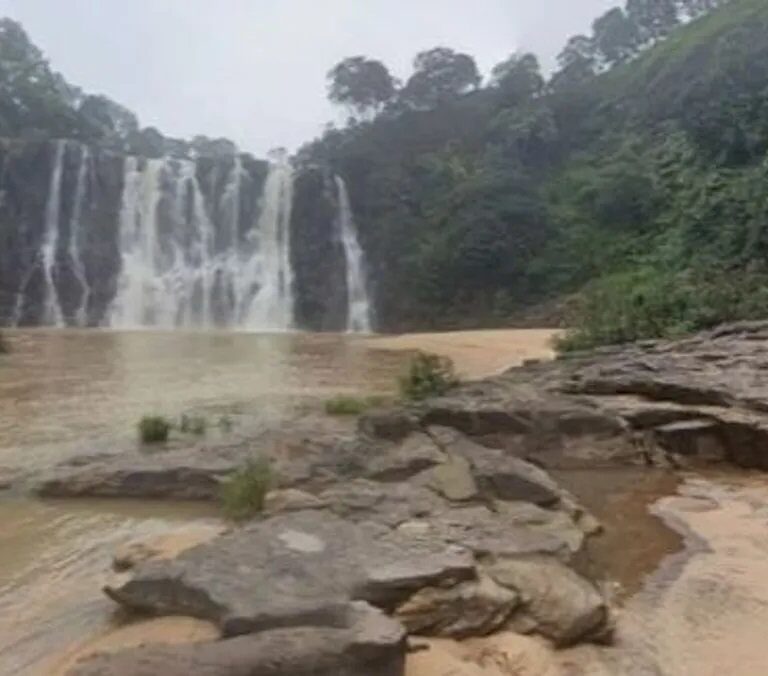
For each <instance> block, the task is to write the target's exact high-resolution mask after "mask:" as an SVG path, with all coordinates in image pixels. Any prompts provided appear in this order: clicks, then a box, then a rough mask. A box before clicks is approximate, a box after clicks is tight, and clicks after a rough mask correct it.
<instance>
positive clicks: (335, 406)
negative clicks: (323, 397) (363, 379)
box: [325, 395, 386, 415]
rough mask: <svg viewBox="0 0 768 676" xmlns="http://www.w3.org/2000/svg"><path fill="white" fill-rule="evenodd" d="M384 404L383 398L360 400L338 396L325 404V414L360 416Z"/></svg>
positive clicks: (358, 398)
mask: <svg viewBox="0 0 768 676" xmlns="http://www.w3.org/2000/svg"><path fill="white" fill-rule="evenodd" d="M385 403H386V398H385V397H376V396H373V397H364V398H360V397H350V396H345V395H340V396H338V397H333V399H329V400H328V401H326V402H325V412H326V413H327V414H328V415H360V414H361V413H365V411H367V410H368V409H369V408H375V407H376V406H382V405H383V404H385Z"/></svg>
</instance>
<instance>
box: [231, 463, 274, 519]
mask: <svg viewBox="0 0 768 676" xmlns="http://www.w3.org/2000/svg"><path fill="white" fill-rule="evenodd" d="M271 484H272V470H271V468H270V466H269V462H268V461H267V460H265V459H264V458H258V459H254V460H249V461H248V462H247V463H246V464H245V465H244V466H243V467H241V468H240V469H239V470H237V472H235V473H234V474H233V475H232V476H230V477H228V478H227V479H226V480H225V481H224V483H223V484H222V486H221V504H222V507H223V509H224V513H225V514H226V515H227V516H228V517H229V518H230V519H234V520H236V521H242V520H244V519H248V518H250V517H252V516H255V515H256V514H258V513H259V512H261V511H262V509H264V499H265V498H266V496H267V492H268V491H269V489H270V485H271Z"/></svg>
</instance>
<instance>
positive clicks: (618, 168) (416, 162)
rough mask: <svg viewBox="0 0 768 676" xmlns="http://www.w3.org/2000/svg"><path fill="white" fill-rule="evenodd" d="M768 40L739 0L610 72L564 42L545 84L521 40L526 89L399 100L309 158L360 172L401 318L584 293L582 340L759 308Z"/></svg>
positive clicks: (360, 195)
mask: <svg viewBox="0 0 768 676" xmlns="http://www.w3.org/2000/svg"><path fill="white" fill-rule="evenodd" d="M631 4H632V3H629V4H628V8H629V6H630V5H631ZM635 4H637V3H635ZM650 4H653V3H650ZM710 4H712V3H710ZM615 12H619V14H621V11H620V10H615ZM628 12H629V9H628ZM609 14H612V13H609ZM612 15H613V16H614V18H615V16H616V15H615V14H612ZM601 21H603V19H599V20H598V21H596V23H595V35H594V37H593V38H590V40H591V41H593V42H599V41H600V40H601V39H603V38H601V33H600V27H601V25H602V24H601ZM767 36H768V5H766V4H765V3H764V2H762V1H761V0H734V1H733V2H730V3H728V4H727V5H725V6H723V7H721V8H719V9H714V10H713V11H710V12H707V13H705V14H704V15H703V16H701V17H700V18H697V19H694V20H692V21H688V22H685V25H680V26H677V27H674V28H673V29H670V30H669V34H668V35H667V34H665V35H664V36H663V37H662V36H660V37H658V38H657V39H656V44H655V46H652V47H648V46H645V47H644V48H642V49H639V48H637V47H633V50H634V51H633V52H632V53H631V54H629V55H627V54H624V55H618V56H616V57H615V62H614V63H608V58H607V57H606V56H605V54H606V53H607V51H606V50H607V49H608V47H604V48H603V56H602V57H601V58H602V60H603V67H602V68H599V69H597V70H603V71H604V72H602V74H592V73H591V72H589V73H585V74H582V75H580V76H579V77H574V76H573V73H572V71H569V70H568V66H567V64H568V63H570V64H573V63H575V62H574V61H573V60H571V61H568V60H567V58H565V57H567V56H568V52H567V50H566V52H564V58H562V59H561V63H564V64H565V66H566V67H564V68H563V69H562V70H561V71H560V72H558V73H557V74H555V76H554V77H553V78H552V79H551V80H550V82H549V83H548V84H547V85H546V86H545V87H543V88H541V89H539V88H537V87H536V86H535V78H536V77H539V75H538V70H537V68H538V66H537V64H536V68H532V67H530V63H531V62H530V61H528V62H526V56H519V57H517V61H516V63H517V64H518V65H519V64H521V63H524V64H526V67H525V68H517V71H515V77H517V78H518V79H517V84H518V85H519V84H520V82H521V79H520V76H521V75H523V76H527V77H528V78H529V82H530V81H531V79H533V81H534V86H532V87H529V88H528V89H526V88H525V86H523V87H522V89H521V88H520V87H518V89H517V90H515V89H514V88H512V89H510V88H509V87H505V86H503V85H504V82H503V81H501V82H499V81H498V80H497V81H496V82H495V83H492V84H491V85H489V86H487V87H486V88H485V89H480V90H477V91H473V92H471V93H468V94H464V95H461V96H456V97H454V98H452V99H444V100H442V101H441V102H440V104H439V105H437V106H434V107H433V108H431V109H428V110H424V109H414V108H413V107H411V108H407V109H403V108H402V107H400V108H399V109H398V108H397V106H390V107H389V108H386V109H385V110H384V111H383V112H381V113H380V114H379V115H378V116H377V117H376V118H375V119H374V120H373V121H369V122H357V123H354V124H352V125H350V126H348V127H347V128H346V129H343V130H332V131H330V132H328V133H327V134H326V135H325V136H324V137H323V138H322V139H320V140H319V141H317V142H315V143H313V144H310V145H309V146H307V147H306V148H305V149H304V151H303V152H302V154H301V157H302V158H303V159H304V160H305V161H306V162H307V163H316V164H330V165H331V166H332V167H333V168H334V170H337V171H339V172H340V173H342V174H343V175H344V176H345V177H346V179H347V181H348V183H349V184H350V192H351V195H352V198H353V202H354V207H355V211H356V214H357V218H358V222H359V226H360V228H361V230H362V237H363V239H364V241H365V244H366V247H367V249H368V250H369V255H370V258H371V260H372V261H373V262H374V265H375V266H376V269H375V270H374V271H373V274H372V276H373V279H374V280H376V284H377V289H376V291H377V297H378V301H379V303H378V309H379V313H380V315H381V316H382V318H383V321H384V323H385V324H388V325H391V324H397V325H401V326H405V327H409V326H424V325H428V326H432V327H439V328H442V327H448V326H477V325H480V324H486V325H487V324H494V323H497V324H503V323H505V322H508V321H510V319H511V318H514V317H516V316H519V315H520V314H521V313H523V312H525V311H526V308H528V307H530V306H532V305H536V304H540V303H542V302H545V301H548V300H550V299H553V298H555V299H556V298H562V297H570V296H571V295H572V294H576V293H578V298H579V300H577V301H576V303H575V307H574V311H575V312H574V314H573V316H571V317H569V320H570V321H571V322H572V323H575V324H576V325H577V326H579V327H581V329H582V331H581V332H580V334H579V335H578V336H577V337H576V338H575V343H573V342H572V344H587V343H594V342H598V343H602V342H614V341H622V340H629V339H634V338H640V337H649V336H658V335H665V334H669V333H678V332H684V331H687V330H691V329H695V328H700V327H703V326H708V325H711V324H713V323H717V322H719V321H723V320H732V319H738V318H743V317H753V316H761V315H764V314H766V312H768V291H765V289H766V288H768V284H766V281H768V272H766V269H765V261H766V253H767V251H766V245H767V244H768V239H767V237H768V232H766V227H767V226H768V203H767V202H766V199H765V189H764V186H765V184H766V182H765V180H766V173H767V172H768V163H767V162H766V148H768V59H767V58H766V57H767V56H768V40H766V37H767ZM579 39H583V40H587V38H579V37H577V38H574V40H573V41H572V43H569V44H574V43H577V42H578V40H579ZM603 42H606V41H605V40H603ZM600 44H602V43H600ZM611 44H613V43H611ZM534 61H535V59H534ZM606 66H607V67H606ZM566 76H567V77H566ZM514 83H515V81H514V79H513V84H514ZM523 84H525V82H524V80H523Z"/></svg>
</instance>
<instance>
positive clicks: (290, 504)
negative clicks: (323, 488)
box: [264, 488, 327, 514]
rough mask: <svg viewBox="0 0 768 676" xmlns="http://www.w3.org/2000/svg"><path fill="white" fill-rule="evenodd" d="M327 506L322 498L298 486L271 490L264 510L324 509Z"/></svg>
mask: <svg viewBox="0 0 768 676" xmlns="http://www.w3.org/2000/svg"><path fill="white" fill-rule="evenodd" d="M326 506H327V503H326V502H324V501H323V500H321V499H320V498H317V497H316V496H314V495H312V494H311V493H307V492H306V491H301V490H298V489H297V488H285V489H282V490H274V491H269V493H267V495H266V497H265V498H264V512H265V513H266V514H279V513H280V512H300V511H302V510H305V509H322V508H323V507H326Z"/></svg>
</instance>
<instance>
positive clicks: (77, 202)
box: [68, 146, 91, 326]
mask: <svg viewBox="0 0 768 676" xmlns="http://www.w3.org/2000/svg"><path fill="white" fill-rule="evenodd" d="M90 167H91V151H90V150H89V149H88V147H87V146H81V148H80V164H79V165H78V169H77V182H76V184H75V199H74V202H73V204H72V218H71V219H70V222H69V249H68V253H69V259H70V262H71V265H72V274H73V275H74V276H75V279H76V280H77V282H78V284H79V286H80V290H79V293H80V297H79V299H78V302H77V305H76V309H75V312H74V316H73V317H72V320H73V322H74V323H75V325H77V326H85V325H86V324H87V319H88V318H87V313H88V301H89V300H90V297H91V288H90V286H89V285H88V278H87V277H86V274H85V265H84V263H83V258H82V255H81V251H82V250H83V248H84V247H83V228H82V217H83V201H84V200H85V193H86V187H87V180H88V173H89V170H90Z"/></svg>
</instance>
